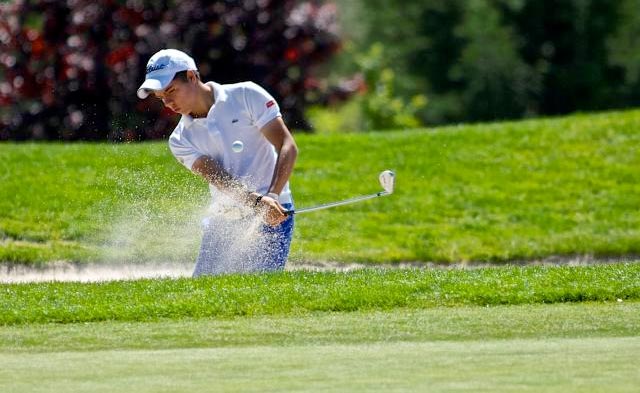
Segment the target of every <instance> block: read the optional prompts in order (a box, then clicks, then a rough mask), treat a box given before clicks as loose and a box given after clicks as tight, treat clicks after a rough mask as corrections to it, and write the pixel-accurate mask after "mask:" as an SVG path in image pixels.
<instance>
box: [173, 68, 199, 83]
mask: <svg viewBox="0 0 640 393" xmlns="http://www.w3.org/2000/svg"><path fill="white" fill-rule="evenodd" d="M192 71H193V73H194V74H195V76H196V78H198V80H200V73H199V72H198V71H197V70H192ZM176 79H177V80H179V81H180V82H184V83H187V82H189V78H187V71H178V72H176V74H175V75H174V76H173V80H176Z"/></svg>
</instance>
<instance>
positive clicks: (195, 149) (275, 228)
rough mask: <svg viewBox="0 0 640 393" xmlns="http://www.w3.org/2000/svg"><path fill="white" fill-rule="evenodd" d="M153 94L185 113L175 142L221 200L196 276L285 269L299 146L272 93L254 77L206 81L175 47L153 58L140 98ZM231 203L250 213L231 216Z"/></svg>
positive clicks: (175, 149) (182, 158)
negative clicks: (291, 183) (233, 81)
mask: <svg viewBox="0 0 640 393" xmlns="http://www.w3.org/2000/svg"><path fill="white" fill-rule="evenodd" d="M150 94H153V95H155V96H156V97H157V98H159V99H161V100H162V102H163V104H164V105H165V106H166V107H168V108H170V109H171V110H173V111H174V112H176V113H179V114H181V115H182V118H181V119H180V122H179V123H178V125H177V126H176V128H175V130H174V131H173V133H172V134H171V136H170V137H169V147H170V149H171V152H172V153H173V155H174V156H175V157H176V159H177V160H178V161H179V162H180V163H182V165H184V166H185V167H186V168H187V169H189V170H191V171H193V172H194V173H196V174H198V175H200V176H202V177H203V178H204V179H205V180H206V181H207V182H208V183H209V188H210V190H211V194H212V198H213V205H214V206H216V208H215V209H214V212H213V213H212V214H213V216H212V217H211V218H210V219H207V220H205V224H204V236H203V239H202V245H201V247H200V253H199V255H198V259H197V261H196V267H195V271H194V276H199V275H203V274H221V273H233V272H248V271H268V270H279V269H283V268H284V265H285V262H286V259H287V256H288V253H289V245H290V243H291V236H292V234H293V215H287V214H286V212H287V210H291V209H293V201H292V197H291V191H290V189H289V177H290V176H291V173H292V171H293V166H294V163H295V161H296V157H297V154H298V149H297V146H296V144H295V141H294V139H293V136H292V135H291V133H290V132H289V129H288V128H287V126H286V125H285V123H284V122H283V120H282V116H281V114H280V109H279V107H278V104H277V103H276V102H275V100H274V99H273V97H272V96H271V95H269V93H267V92H266V91H265V90H264V89H263V88H262V87H260V86H258V85H256V84H255V83H252V82H242V83H236V84H229V85H220V84H217V83H214V82H207V83H203V82H202V81H201V80H200V76H199V73H198V71H197V68H196V64H195V62H194V60H193V59H192V58H191V57H190V56H189V55H187V54H186V53H184V52H181V51H179V50H175V49H164V50H161V51H159V52H157V53H156V54H154V55H153V56H152V57H151V59H149V62H148V63H147V73H146V77H145V81H144V83H142V85H141V86H140V88H139V89H138V97H139V98H141V99H145V98H146V97H147V96H148V95H150ZM233 209H235V210H236V211H240V212H244V214H241V215H240V217H239V218H238V217H229V216H230V215H229V214H226V213H225V212H228V211H229V210H233ZM247 211H249V212H250V213H251V214H248V215H247V214H246V213H247ZM256 216H258V217H260V218H261V220H260V221H259V224H258V225H256V224H255V223H256V220H255V217H256ZM253 229H255V231H253Z"/></svg>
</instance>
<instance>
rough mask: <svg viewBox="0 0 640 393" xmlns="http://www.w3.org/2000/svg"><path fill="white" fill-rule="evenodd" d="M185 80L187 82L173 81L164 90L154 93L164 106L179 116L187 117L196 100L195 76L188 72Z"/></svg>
mask: <svg viewBox="0 0 640 393" xmlns="http://www.w3.org/2000/svg"><path fill="white" fill-rule="evenodd" d="M187 78H188V79H189V81H188V82H184V81H182V80H181V79H174V80H173V81H171V83H169V85H168V86H167V87H166V88H165V89H164V90H158V91H156V92H154V95H155V96H156V97H158V98H159V99H161V100H162V103H163V104H164V106H166V107H167V108H169V109H171V110H172V111H174V112H176V113H179V114H181V115H188V114H190V113H191V112H192V111H193V109H194V102H195V98H196V90H195V86H196V84H195V83H194V79H195V76H194V75H193V74H192V73H191V72H188V73H187Z"/></svg>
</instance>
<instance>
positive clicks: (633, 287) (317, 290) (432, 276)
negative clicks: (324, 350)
mask: <svg viewBox="0 0 640 393" xmlns="http://www.w3.org/2000/svg"><path fill="white" fill-rule="evenodd" d="M639 282H640V264H638V263H629V264H615V265H614V264H612V265H600V266H583V267H535V266H530V267H502V268H486V269H476V270H379V269H366V270H360V271H355V272H350V273H330V272H323V273H312V272H282V273H271V274H256V275H229V276H218V277H204V278H200V279H178V280H138V281H117V282H106V283H73V282H57V283H29V284H4V285H0V324H2V325H12V324H29V323H46V322H57V323H77V322H90V321H105V320H120V321H150V320H159V319H181V318H208V317H232V316H255V315H304V314H307V313H311V312H318V311H362V310H392V309H396V308H407V309H424V308H431V307H437V306H463V305H481V306H486V305H502V304H509V305H515V304H539V303H562V302H584V301H610V302H615V301H618V300H620V301H628V300H640V285H638V283H639Z"/></svg>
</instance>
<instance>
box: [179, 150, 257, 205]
mask: <svg viewBox="0 0 640 393" xmlns="http://www.w3.org/2000/svg"><path fill="white" fill-rule="evenodd" d="M191 170H192V171H193V172H195V173H197V174H198V175H200V176H202V177H203V178H204V179H205V180H206V181H207V182H209V183H211V184H213V185H214V186H216V188H218V189H219V190H221V191H223V192H225V193H227V194H230V195H231V196H232V197H233V198H234V199H236V200H238V201H240V202H242V203H244V204H245V205H248V206H255V204H256V200H257V198H258V196H259V195H260V194H258V193H256V192H251V191H250V190H248V189H247V188H246V187H245V186H244V185H243V184H242V183H240V182H239V181H237V180H236V179H234V178H233V176H231V175H230V174H229V173H228V172H227V171H226V170H225V169H224V168H223V167H222V165H220V163H219V162H218V161H216V160H214V159H213V158H211V157H208V156H200V157H199V158H198V159H196V160H195V161H194V163H193V166H192V167H191Z"/></svg>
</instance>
